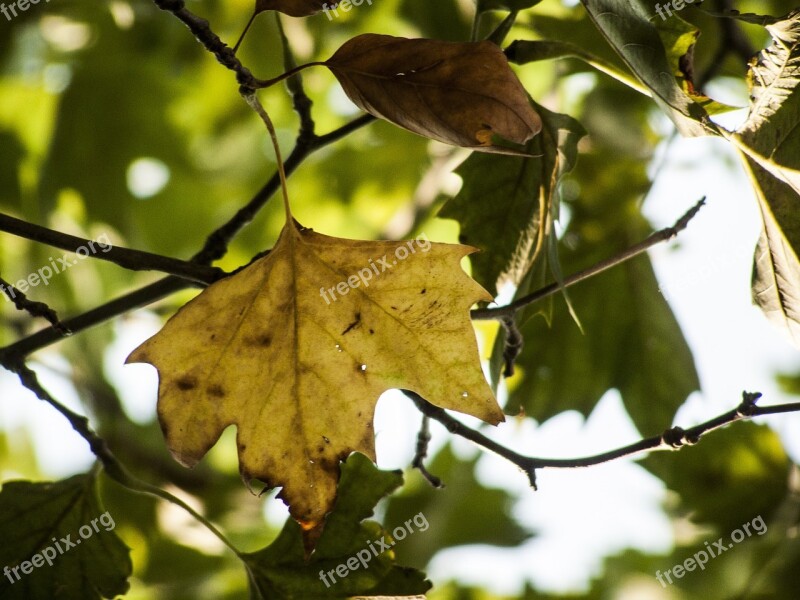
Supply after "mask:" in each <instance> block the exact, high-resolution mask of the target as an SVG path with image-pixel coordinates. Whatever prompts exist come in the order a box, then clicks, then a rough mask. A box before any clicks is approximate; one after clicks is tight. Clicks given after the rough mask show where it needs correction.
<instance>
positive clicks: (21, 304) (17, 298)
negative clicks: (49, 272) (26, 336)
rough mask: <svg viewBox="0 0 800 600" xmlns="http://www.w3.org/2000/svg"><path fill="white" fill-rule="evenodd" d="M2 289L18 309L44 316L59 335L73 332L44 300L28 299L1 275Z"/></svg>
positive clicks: (36, 315)
mask: <svg viewBox="0 0 800 600" xmlns="http://www.w3.org/2000/svg"><path fill="white" fill-rule="evenodd" d="M0 290H2V292H3V293H4V294H5V295H6V297H8V299H9V300H11V301H12V302H13V303H14V306H16V307H17V310H24V311H25V312H27V313H28V314H29V315H31V316H32V317H42V318H43V319H45V320H46V321H47V322H49V323H50V324H51V325H52V326H53V329H54V330H56V331H57V332H58V334H59V335H62V336H65V335H69V334H70V333H71V332H70V330H69V329H67V328H66V327H65V326H64V324H63V323H62V322H61V321H60V320H59V319H58V315H57V314H56V311H54V310H53V309H52V308H50V307H49V306H48V305H47V304H45V303H44V302H34V301H33V300H28V297H27V296H26V295H25V294H23V293H22V292H21V291H19V290H18V289H17V288H15V287H14V286H13V285H11V284H10V283H8V282H7V281H6V280H5V279H3V278H2V277H0Z"/></svg>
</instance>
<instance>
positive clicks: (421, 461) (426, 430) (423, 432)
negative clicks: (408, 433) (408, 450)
mask: <svg viewBox="0 0 800 600" xmlns="http://www.w3.org/2000/svg"><path fill="white" fill-rule="evenodd" d="M430 442H431V431H430V419H429V418H428V417H427V416H425V415H423V417H422V425H420V428H419V433H418V434H417V450H416V452H415V453H414V460H413V461H411V466H412V467H414V468H415V469H417V470H418V471H419V472H420V473H421V474H422V476H423V477H424V478H425V479H426V481H427V482H428V483H430V484H431V485H432V486H433V487H435V488H443V487H444V484H443V483H442V480H441V479H440V478H439V477H437V476H436V475H434V474H432V473H431V472H430V471H428V469H427V468H426V467H425V458H426V457H427V456H428V444H430Z"/></svg>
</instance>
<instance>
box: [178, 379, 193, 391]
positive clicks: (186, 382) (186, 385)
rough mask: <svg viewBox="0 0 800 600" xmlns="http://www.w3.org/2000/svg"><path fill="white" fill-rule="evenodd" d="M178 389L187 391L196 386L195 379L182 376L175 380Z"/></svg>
mask: <svg viewBox="0 0 800 600" xmlns="http://www.w3.org/2000/svg"><path fill="white" fill-rule="evenodd" d="M176 384H177V386H178V389H179V390H181V391H182V392H188V391H189V390H193V389H194V388H196V387H197V379H195V378H194V377H189V376H183V377H181V378H180V379H178V381H177V382H176Z"/></svg>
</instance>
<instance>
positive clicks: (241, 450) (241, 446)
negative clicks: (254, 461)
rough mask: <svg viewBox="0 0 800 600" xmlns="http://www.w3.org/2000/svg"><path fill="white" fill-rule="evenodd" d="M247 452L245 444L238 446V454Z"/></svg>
mask: <svg viewBox="0 0 800 600" xmlns="http://www.w3.org/2000/svg"><path fill="white" fill-rule="evenodd" d="M245 450H247V444H239V452H244V451H245Z"/></svg>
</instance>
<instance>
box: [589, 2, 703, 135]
mask: <svg viewBox="0 0 800 600" xmlns="http://www.w3.org/2000/svg"><path fill="white" fill-rule="evenodd" d="M581 1H582V3H583V5H584V6H585V7H586V10H587V12H588V13H589V16H590V17H591V19H592V21H593V22H594V24H595V26H596V27H597V28H598V29H599V30H600V32H601V33H602V34H603V35H604V36H605V38H606V39H607V40H608V43H609V44H611V46H612V47H613V48H614V49H615V50H616V51H617V52H618V53H619V55H620V56H621V57H622V59H623V60H624V61H625V62H626V63H627V64H628V66H629V67H630V69H631V71H633V73H635V74H636V76H637V77H639V79H641V81H642V83H644V84H645V85H646V86H647V87H648V88H650V90H651V91H652V93H653V98H654V99H655V101H656V102H657V103H658V104H659V106H660V107H661V108H662V110H664V112H665V113H667V115H669V117H670V118H671V119H672V120H673V122H674V123H675V125H676V127H677V128H678V130H679V131H680V132H681V133H682V134H684V135H695V136H696V135H705V133H706V131H705V128H704V127H703V126H702V125H701V123H702V122H704V121H706V120H707V117H708V115H707V113H706V111H705V110H704V109H703V107H702V106H700V105H699V104H698V103H697V102H695V101H694V100H693V99H692V98H691V97H690V96H689V95H688V94H687V93H686V92H685V91H684V90H683V89H681V86H680V85H678V81H677V80H676V77H675V69H674V67H673V66H672V65H671V64H670V62H669V60H668V58H667V50H666V49H665V47H664V42H663V41H662V39H661V37H660V35H659V30H658V29H657V27H656V25H655V24H654V23H655V21H654V18H655V17H654V14H653V5H652V4H650V3H649V2H648V0H628V1H627V2H619V1H618V0H581ZM673 18H677V17H673Z"/></svg>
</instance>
